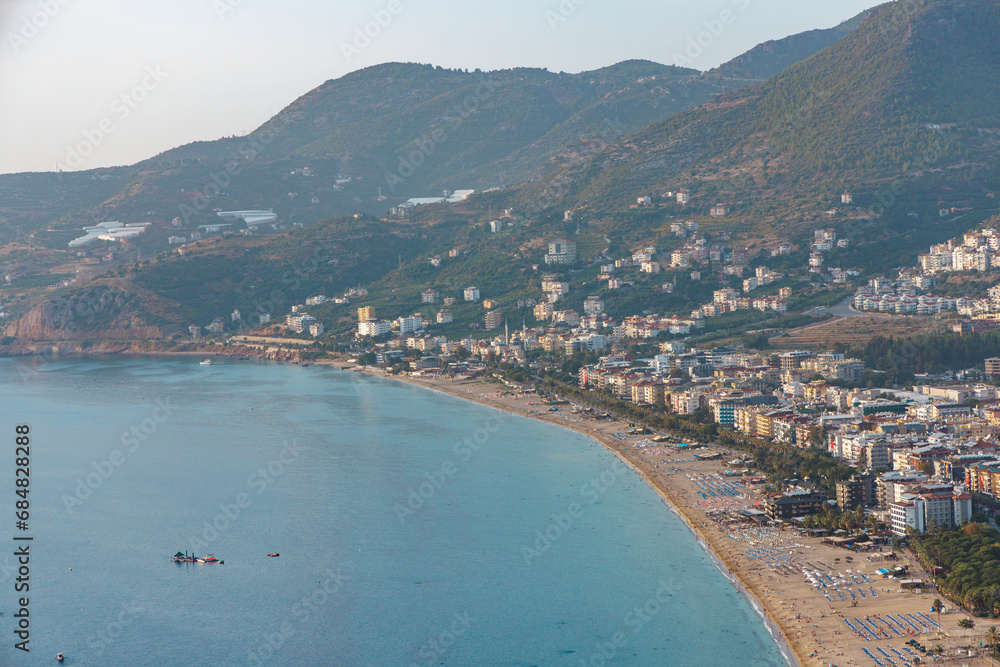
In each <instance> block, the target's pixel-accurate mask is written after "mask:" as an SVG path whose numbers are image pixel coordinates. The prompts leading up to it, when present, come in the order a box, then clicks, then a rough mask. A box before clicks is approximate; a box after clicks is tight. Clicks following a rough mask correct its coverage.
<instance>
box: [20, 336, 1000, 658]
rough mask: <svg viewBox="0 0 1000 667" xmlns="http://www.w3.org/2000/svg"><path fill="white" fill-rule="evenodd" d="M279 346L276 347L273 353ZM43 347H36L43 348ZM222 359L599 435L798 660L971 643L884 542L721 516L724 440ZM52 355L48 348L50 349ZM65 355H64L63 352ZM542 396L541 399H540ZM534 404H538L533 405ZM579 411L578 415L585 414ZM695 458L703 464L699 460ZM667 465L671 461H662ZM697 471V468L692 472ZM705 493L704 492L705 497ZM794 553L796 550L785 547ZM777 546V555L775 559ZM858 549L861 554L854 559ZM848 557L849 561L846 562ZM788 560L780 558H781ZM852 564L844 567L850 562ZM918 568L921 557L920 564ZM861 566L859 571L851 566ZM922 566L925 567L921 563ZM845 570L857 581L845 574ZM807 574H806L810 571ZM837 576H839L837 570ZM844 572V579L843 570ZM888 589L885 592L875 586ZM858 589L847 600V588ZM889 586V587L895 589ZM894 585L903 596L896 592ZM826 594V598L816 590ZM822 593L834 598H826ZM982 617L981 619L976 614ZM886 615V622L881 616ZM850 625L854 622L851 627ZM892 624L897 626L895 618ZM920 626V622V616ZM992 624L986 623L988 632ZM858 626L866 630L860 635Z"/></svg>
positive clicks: (74, 353) (444, 384) (447, 381)
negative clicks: (911, 584) (709, 454)
mask: <svg viewBox="0 0 1000 667" xmlns="http://www.w3.org/2000/svg"><path fill="white" fill-rule="evenodd" d="M275 352H277V354H274V353H275ZM206 353H209V351H208V350H205V349H200V350H184V351H162V350H156V351H151V350H136V349H134V348H132V349H128V350H114V351H111V350H106V349H105V350H86V351H80V350H71V351H67V352H66V353H65V356H66V357H70V358H77V359H80V358H83V359H86V358H88V357H94V358H100V357H136V358H175V359H177V358H183V357H188V358H190V357H196V356H201V355H205V354H206ZM36 355H37V353H36ZM209 355H210V356H213V357H231V358H232V359H233V361H238V360H240V359H237V357H247V358H248V360H250V361H258V362H270V363H278V364H279V365H280V364H281V363H282V362H284V363H288V362H291V363H294V364H296V365H303V366H305V365H314V366H322V367H331V368H334V369H336V370H340V371H353V372H358V373H362V374H364V375H369V376H371V377H378V378H382V379H390V380H397V381H399V382H402V383H405V384H409V385H413V386H416V387H419V388H421V389H426V390H430V391H435V392H440V393H441V394H446V395H448V396H451V397H454V398H459V399H464V400H467V401H470V402H473V403H478V404H480V405H483V406H486V407H490V408H493V409H496V410H501V411H503V412H506V413H509V414H512V415H517V416H520V417H527V418H531V419H535V420H537V421H541V422H545V423H549V424H552V425H554V426H561V427H563V428H568V429H570V430H572V431H575V432H577V433H580V434H582V435H584V436H586V437H588V438H590V439H591V440H594V441H596V442H597V443H599V444H600V445H602V446H603V447H605V448H606V449H608V450H609V451H610V452H612V453H613V454H614V455H615V456H617V457H618V458H619V459H620V460H622V461H623V462H625V463H626V464H627V465H628V466H629V467H630V468H632V469H633V470H634V471H636V472H637V473H638V474H639V475H640V476H641V477H642V478H643V480H644V481H645V482H646V483H647V484H648V485H649V486H650V487H652V488H653V490H654V491H656V492H657V494H658V495H659V496H660V497H661V500H662V501H663V502H664V504H665V506H666V508H667V509H668V510H669V511H671V512H673V513H674V514H675V515H676V516H677V517H678V518H680V519H681V520H682V521H683V522H684V523H685V525H686V526H687V528H688V530H690V531H691V532H692V534H693V535H694V537H695V539H696V541H697V542H698V543H699V546H700V547H701V548H702V549H703V550H704V551H705V553H706V554H707V556H708V557H709V558H710V559H711V560H712V561H713V563H714V564H715V565H716V567H717V568H719V571H720V572H721V573H722V575H723V576H725V577H726V578H727V579H728V580H729V581H730V583H732V584H733V585H734V586H735V587H736V589H737V592H738V593H739V594H741V595H742V596H743V597H744V599H746V600H747V601H748V602H749V603H750V605H751V607H752V608H753V609H754V611H755V612H756V613H757V614H758V615H760V616H761V618H762V620H763V622H764V625H765V627H766V629H767V630H768V633H769V634H770V635H771V637H772V638H773V639H774V640H775V642H776V643H777V645H778V648H779V650H780V651H781V653H782V655H783V657H784V658H785V660H786V661H787V662H788V664H789V665H791V666H792V667H829V665H833V664H838V665H842V666H844V665H855V666H861V665H864V666H866V667H867V666H868V665H871V664H872V660H871V657H870V655H871V654H867V655H866V653H865V648H866V644H867V646H868V647H870V648H873V649H877V650H879V651H881V650H882V648H883V647H885V648H888V649H890V650H893V651H896V652H897V653H899V650H898V649H902V650H905V651H909V648H908V647H907V646H905V645H904V644H903V643H902V642H903V640H905V639H906V638H907V637H910V638H919V639H922V640H924V641H927V642H937V643H941V644H944V645H945V646H948V647H949V648H950V649H957V648H959V647H961V646H966V645H969V644H970V641H969V640H970V639H971V638H970V637H968V635H966V634H965V633H957V634H952V633H949V632H948V631H947V630H946V628H951V627H953V626H955V621H957V620H959V618H970V616H969V615H968V614H967V613H965V612H964V611H963V610H961V609H959V608H957V607H955V606H952V605H949V608H948V609H946V611H945V615H944V617H943V618H941V617H939V620H940V622H941V625H940V627H939V628H936V629H935V628H934V627H932V624H933V625H936V623H933V621H930V622H928V623H923V621H921V620H920V619H919V618H918V617H916V616H913V614H921V615H922V612H924V611H926V610H927V609H928V608H929V606H930V603H931V601H932V600H933V599H934V598H935V597H938V596H939V595H940V594H939V593H938V592H937V591H936V590H934V587H933V585H931V586H930V587H926V588H924V589H923V590H922V591H920V590H918V591H917V592H914V591H904V590H902V589H901V588H899V589H896V590H893V589H890V588H884V586H886V585H892V586H896V585H898V582H890V581H888V580H884V579H880V578H878V575H877V574H875V572H874V569H875V568H877V567H880V566H881V565H878V564H875V563H874V562H873V561H875V562H879V563H880V562H881V560H880V559H881V555H880V554H881V550H880V551H879V552H875V554H874V555H873V556H870V557H869V558H868V559H867V560H868V561H869V562H868V563H865V562H864V561H865V558H864V557H863V556H862V555H861V554H860V553H856V552H852V551H849V550H845V549H842V548H839V547H833V546H830V545H826V544H824V543H823V542H822V541H821V540H820V539H819V538H813V537H804V536H799V535H795V534H794V533H792V532H791V531H783V530H778V529H775V528H760V527H749V528H748V526H747V525H746V524H744V523H741V524H739V525H737V526H736V527H735V528H734V527H733V524H731V523H729V522H725V521H723V522H719V521H718V520H717V519H718V513H719V512H720V510H721V511H729V510H731V509H733V505H734V504H742V505H743V506H747V507H748V506H749V504H752V503H753V502H754V500H755V499H756V500H759V499H760V498H759V497H758V496H759V491H758V490H754V489H752V488H750V487H747V488H745V489H743V490H741V491H740V493H739V497H738V498H735V497H734V498H725V497H721V496H724V495H729V496H734V495H735V494H720V497H716V494H715V493H712V494H711V496H712V497H711V498H708V496H707V495H706V494H704V493H701V490H702V486H701V484H700V483H699V482H701V483H704V482H705V481H706V478H714V479H717V480H724V479H726V478H727V477H728V476H726V475H724V473H726V472H727V471H726V463H725V461H724V459H725V453H726V452H727V450H725V449H724V448H721V447H712V449H714V450H717V451H719V452H722V453H723V457H722V458H723V460H720V461H714V460H712V461H709V460H694V459H691V458H679V457H684V456H690V455H689V454H688V453H687V452H684V451H679V450H678V451H673V450H672V449H671V450H670V451H667V448H665V447H664V446H662V445H656V444H655V443H652V442H650V441H647V442H645V443H642V442H641V441H640V442H638V443H637V442H634V441H632V439H633V438H637V437H640V436H634V435H626V434H625V430H626V428H627V426H626V425H625V424H624V423H623V422H620V421H616V420H613V421H596V420H589V419H584V418H582V417H580V416H579V415H576V414H570V413H568V412H564V411H561V410H560V411H556V412H548V411H544V412H543V411H542V407H543V406H542V405H541V404H538V403H536V402H526V401H527V400H528V399H530V398H532V397H533V396H534V394H520V393H519V392H516V390H514V389H513V388H511V387H508V386H505V385H503V384H499V383H493V382H486V381H484V380H482V379H477V378H456V379H451V378H442V377H427V378H425V377H411V376H394V375H388V374H385V373H383V372H380V371H379V370H378V369H372V368H364V367H360V366H357V365H356V364H350V363H347V362H345V361H343V360H334V359H317V360H309V361H306V362H299V361H298V355H297V354H295V353H291V354H289V353H288V352H286V351H284V350H267V349H265V350H261V349H256V350H253V349H247V348H244V347H228V348H222V349H216V350H212V351H211V353H209ZM0 356H4V357H18V356H31V355H30V353H29V355H0ZM43 356H44V355H43ZM58 356H59V355H58V353H57V355H56V358H58ZM535 400H537V398H536V399H535ZM529 406H534V408H535V409H530V408H529ZM577 417H579V418H577ZM692 462H693V463H694V464H695V465H692ZM663 464H669V465H670V466H672V467H667V468H663ZM685 473H696V474H693V475H692V474H685ZM699 495H700V496H701V498H700V499H699V498H698V497H697V496H699ZM758 550H763V551H764V552H769V553H770V554H771V555H770V556H761V553H760V551H758ZM786 553H787V555H786ZM775 554H777V556H776V557H777V559H778V561H775V560H774V557H775ZM854 556H857V559H855V558H854ZM900 560H901V562H897V563H896V564H903V565H907V564H910V565H917V564H916V563H914V562H912V559H911V558H910V557H909V556H908V555H907V554H905V553H904V554H903V555H902V556H900ZM842 561H843V562H842ZM778 563H781V564H778ZM845 567H846V568H848V569H842V568H845ZM860 567H865V568H866V570H867V571H869V572H870V573H871V575H872V577H873V578H872V579H869V578H868V577H867V576H866V575H864V574H862V570H861V569H859V568H860ZM917 567H919V565H917ZM849 568H854V569H853V572H854V574H851V573H852V569H849ZM810 571H813V572H814V573H815V574H817V575H820V576H821V577H826V578H827V580H828V581H830V582H831V585H830V586H829V587H828V586H826V585H825V584H824V586H823V588H824V590H820V588H819V586H818V585H817V584H816V583H815V582H814V581H811V578H810V582H809V583H807V582H806V581H804V579H806V578H807V577H808V576H809V575H808V574H807V573H808V572H810ZM918 571H919V570H918ZM845 573H846V575H850V578H851V579H852V580H853V581H854V582H855V583H851V581H847V580H845ZM802 574H807V576H806V577H803V576H802ZM858 575H860V576H861V577H864V579H865V582H864V584H865V585H866V586H868V587H869V588H870V589H871V597H870V598H869V596H868V595H866V592H867V591H866V590H865V589H863V587H862V586H861V583H862V582H860V581H859V580H858V579H857V576H858ZM831 577H833V578H831ZM837 577H839V579H840V581H837V580H836V578H837ZM855 585H857V586H858V594H859V595H861V597H862V598H863V600H858V598H857V597H856V596H855V594H854V593H853V592H852V591H851V588H850V587H852V586H855ZM875 585H878V586H879V589H878V592H877V594H876V591H875V589H874V586H875ZM842 586H846V587H847V588H846V589H845V590H846V592H847V593H848V594H850V596H851V599H850V600H848V599H847V598H846V597H845V596H844V595H843V592H844V591H841V590H840V587H842ZM828 593H832V594H834V595H839V596H840V601H837V600H835V599H833V598H831V597H830V596H829V595H828ZM886 593H888V594H890V595H886ZM892 593H896V594H903V595H892ZM817 596H820V597H818V598H817ZM823 597H825V598H826V601H823ZM889 614H896V615H897V617H898V615H899V614H907V615H910V616H911V617H912V618H913V619H914V620H915V621H916V622H917V623H918V624H922V625H923V626H925V627H922V628H919V629H918V628H917V627H916V626H914V629H915V630H918V632H912V631H909V630H908V629H907V628H905V627H904V628H903V629H904V631H906V634H901V633H899V632H898V631H895V630H894V629H893V628H891V627H890V629H892V630H893V631H895V633H896V635H897V636H892V635H891V634H889V633H884V635H885V636H884V637H874V636H873V637H872V639H874V640H875V641H874V642H870V641H869V640H868V638H867V637H866V638H864V640H862V639H861V636H860V635H861V633H859V632H858V631H857V630H856V629H855V628H854V626H853V625H851V623H850V621H849V620H848V619H849V618H853V619H854V621H855V624H857V623H862V624H864V622H865V621H859V620H858V617H863V618H865V619H869V618H873V619H875V620H876V621H880V620H881V619H882V618H883V617H885V616H886V615H889ZM973 620H976V621H980V620H982V619H973ZM881 622H883V623H884V621H881ZM844 623H846V624H847V625H848V626H851V627H850V628H847V627H846V626H845V625H844ZM886 625H887V626H888V624H886ZM911 625H913V624H912V623H911ZM985 627H986V626H985V625H983V626H981V627H980V630H985ZM854 633H857V634H858V635H859V636H858V637H855V636H854ZM875 642H895V643H896V645H895V646H894V645H893V644H892V643H888V644H886V643H883V644H882V646H879V645H877V644H876V643H875Z"/></svg>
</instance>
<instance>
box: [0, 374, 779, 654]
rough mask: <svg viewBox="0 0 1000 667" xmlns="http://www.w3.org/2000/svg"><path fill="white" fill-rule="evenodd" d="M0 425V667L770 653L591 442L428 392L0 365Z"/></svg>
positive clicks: (692, 549)
mask: <svg viewBox="0 0 1000 667" xmlns="http://www.w3.org/2000/svg"><path fill="white" fill-rule="evenodd" d="M19 426H27V427H28V431H29V432H28V434H27V437H28V439H29V440H28V445H27V447H28V451H27V452H25V451H21V452H20V453H18V452H17V451H16V447H17V441H16V438H17V437H18V436H17V433H16V431H17V428H18V427H19ZM21 430H24V429H21ZM22 437H24V436H22ZM21 442H22V443H23V442H24V441H23V440H22V441H21ZM0 443H2V448H0V449H2V451H4V452H6V453H5V454H4V455H3V457H2V459H0V460H2V463H0V469H2V470H3V471H4V472H3V475H2V480H0V517H3V520H2V522H0V524H2V529H0V540H2V541H3V543H4V544H3V545H2V547H0V613H2V616H0V628H2V634H0V664H2V665H40V664H50V663H54V662H55V658H56V654H57V653H60V652H61V653H64V654H65V657H66V661H65V663H64V664H66V665H75V666H80V665H108V666H119V665H121V666H132V665H157V666H163V665H187V666H190V665H212V666H216V665H220V666H221V665H249V666H253V665H294V666H297V667H298V666H310V665H402V666H404V667H412V666H414V665H421V666H423V665H426V666H427V667H431V666H432V665H498V666H500V665H510V666H515V665H516V666H530V665H555V666H562V665H565V666H566V667H577V666H594V667H599V666H603V665H714V666H717V665H784V664H787V661H786V659H785V658H784V657H783V655H782V653H781V651H780V649H779V646H778V644H777V642H776V641H775V640H774V638H773V637H772V636H771V634H769V632H768V629H767V627H766V626H765V623H764V622H763V620H762V618H761V617H760V616H759V614H758V613H757V612H756V611H755V610H754V608H753V607H752V606H751V604H750V603H749V602H748V600H747V599H745V598H744V597H743V596H742V595H741V594H740V593H739V592H738V590H737V589H736V588H735V587H734V585H733V584H732V583H731V582H730V581H729V580H728V579H727V578H726V577H725V576H723V574H722V572H720V570H719V569H718V568H717V567H716V566H715V564H714V563H713V561H712V559H711V558H710V557H709V555H708V554H707V553H706V552H705V550H704V549H702V547H701V546H699V544H698V542H697V541H696V539H695V537H694V536H693V535H692V533H691V532H690V531H689V530H688V528H687V527H686V526H685V525H684V523H683V522H682V521H681V520H680V519H679V518H678V517H676V516H675V515H674V514H673V513H672V512H671V511H670V509H669V507H668V506H666V505H665V504H664V502H663V501H662V500H661V498H660V497H659V495H658V494H657V493H656V492H654V490H653V489H651V488H650V487H649V486H648V485H647V484H646V483H645V482H644V481H643V480H642V478H641V477H639V476H638V475H637V474H635V473H634V472H633V471H632V470H631V469H629V468H627V467H626V466H624V465H623V464H622V463H621V462H620V461H619V460H618V459H617V458H616V457H615V456H614V455H612V454H611V453H610V452H609V451H607V450H606V449H605V448H604V447H602V446H600V445H599V444H598V443H596V442H595V441H593V440H592V439H590V438H587V437H585V436H583V435H581V434H578V433H576V432H573V431H570V430H568V429H563V428H559V427H556V426H552V425H550V424H545V423H541V422H538V421H535V420H532V419H529V418H525V417H521V416H515V415H511V414H508V413H504V412H499V411H496V410H494V409H492V408H489V407H486V406H483V405H479V404H476V403H471V402H468V401H463V400H460V399H457V398H453V397H450V396H447V395H444V394H441V393H439V392H434V391H430V390H427V389H422V388H418V387H414V386H411V385H408V384H405V383H401V382H397V381H393V380H390V379H382V378H374V377H369V376H366V375H362V374H359V373H354V372H350V371H340V370H336V369H333V368H329V367H317V366H309V367H303V366H298V365H290V364H274V363H260V362H246V361H242V362H241V361H235V360H234V361H225V360H222V361H215V363H213V364H212V365H201V364H199V363H198V360H196V359H195V360H193V359H177V358H169V359H161V358H157V359H149V358H122V357H108V358H105V357H95V358H86V359H80V358H66V359H60V358H51V359H47V358H42V357H35V358H16V359H0ZM25 453H26V454H28V456H26V457H25V456H24V454H25ZM18 459H20V460H18ZM18 467H22V468H27V472H26V473H25V471H22V472H21V473H17V472H16V468H18ZM17 475H20V478H21V479H28V480H29V481H28V482H27V485H26V486H25V483H23V482H17V481H16V479H18V477H17ZM19 484H21V486H18V485H19ZM25 488H26V489H27V492H26V493H22V494H21V495H17V491H18V490H23V489H25ZM25 496H26V499H27V501H28V503H27V505H25V504H24V503H22V505H21V506H20V508H18V507H17V506H16V503H17V502H19V501H23V500H25ZM19 511H22V512H27V515H23V514H22V515H20V516H18V515H17V514H16V513H17V512H19ZM21 520H24V524H21V525H18V521H21ZM15 538H24V539H20V540H17V541H15ZM27 538H30V539H27ZM24 549H27V553H28V555H27V556H24V555H20V556H18V555H15V554H16V553H20V554H24ZM177 553H182V554H183V553H186V554H194V555H197V556H206V555H209V554H211V555H214V556H215V557H216V558H218V559H219V563H214V564H213V563H175V562H172V561H171V560H170V558H171V556H173V555H175V554H177ZM269 554H277V555H275V556H269ZM25 560H26V561H27V564H23V561H25ZM22 568H26V570H27V572H25V569H22ZM15 587H19V588H20V590H15ZM18 632H20V633H21V635H18V634H17V633H18ZM25 637H26V638H27V643H24V642H25ZM18 644H20V647H18ZM24 648H27V649H28V651H24V650H22V649H24Z"/></svg>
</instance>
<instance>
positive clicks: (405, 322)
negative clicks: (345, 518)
mask: <svg viewBox="0 0 1000 667" xmlns="http://www.w3.org/2000/svg"><path fill="white" fill-rule="evenodd" d="M397 322H398V323H399V333H400V334H401V335H406V334H411V333H413V332H415V331H420V330H421V329H423V328H424V320H423V317H421V315H420V314H419V313H417V314H415V315H413V316H412V317H401V318H399V319H398V320H397Z"/></svg>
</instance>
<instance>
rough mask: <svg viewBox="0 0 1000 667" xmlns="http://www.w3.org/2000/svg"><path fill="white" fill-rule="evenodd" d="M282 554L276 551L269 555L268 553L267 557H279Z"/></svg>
mask: <svg viewBox="0 0 1000 667" xmlns="http://www.w3.org/2000/svg"><path fill="white" fill-rule="evenodd" d="M280 555H281V554H279V553H278V552H277V551H275V552H274V553H273V554H268V555H267V557H268V558H277V557H278V556H280Z"/></svg>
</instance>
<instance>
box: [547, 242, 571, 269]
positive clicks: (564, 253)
mask: <svg viewBox="0 0 1000 667" xmlns="http://www.w3.org/2000/svg"><path fill="white" fill-rule="evenodd" d="M575 261H576V243H574V242H573V241H567V240H565V239H557V240H555V241H551V242H550V243H549V252H548V254H547V255H545V263H546V264H572V263H573V262H575Z"/></svg>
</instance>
